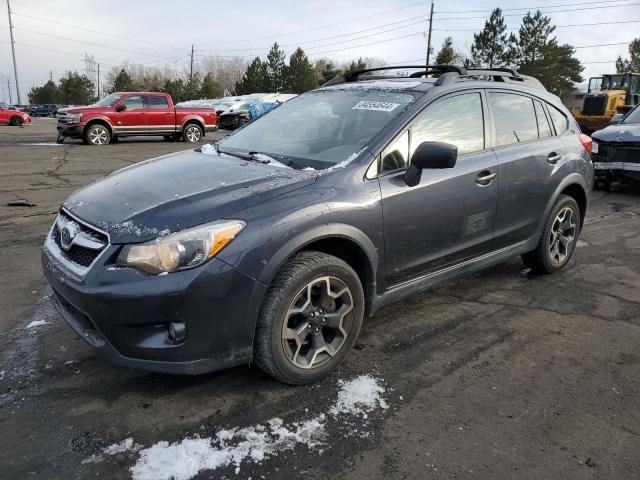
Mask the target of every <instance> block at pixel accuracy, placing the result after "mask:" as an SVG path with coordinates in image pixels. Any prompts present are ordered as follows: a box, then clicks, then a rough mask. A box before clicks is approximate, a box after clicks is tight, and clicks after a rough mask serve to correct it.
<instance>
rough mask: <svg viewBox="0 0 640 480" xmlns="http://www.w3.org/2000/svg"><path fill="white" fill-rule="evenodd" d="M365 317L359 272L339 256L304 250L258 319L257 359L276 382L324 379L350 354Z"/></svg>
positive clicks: (286, 270)
mask: <svg viewBox="0 0 640 480" xmlns="http://www.w3.org/2000/svg"><path fill="white" fill-rule="evenodd" d="M363 315H364V293H363V290H362V285H361V284H360V279H359V278H358V275H357V274H356V272H354V271H353V269H352V268H351V267H350V266H349V265H348V264H347V263H345V262H344V261H342V260H340V259H339V258H336V257H333V256H331V255H327V254H325V253H320V252H302V253H300V254H298V255H296V256H295V257H293V258H292V259H291V260H289V261H288V262H287V263H286V264H285V266H284V267H283V268H282V270H281V271H280V272H279V273H278V275H277V276H276V278H275V279H274V280H273V282H272V283H271V286H270V287H269V290H268V292H267V295H266V297H265V301H264V304H263V306H262V309H261V311H260V316H259V318H258V326H257V330H256V343H255V361H256V363H257V364H258V365H259V366H260V368H262V369H263V370H264V371H265V372H267V373H269V374H270V375H272V376H273V377H275V378H276V379H278V380H280V381H282V382H284V383H288V384H292V385H301V384H305V383H311V382H315V381H318V380H320V379H322V378H323V377H325V376H327V375H328V374H329V373H330V372H331V371H332V370H334V369H335V368H336V367H337V366H338V365H339V364H340V363H341V362H342V360H344V358H345V357H346V356H347V355H348V354H349V351H350V350H351V347H352V346H353V344H354V343H355V341H356V339H357V338H358V334H359V332H360V327H361V325H362V318H363Z"/></svg>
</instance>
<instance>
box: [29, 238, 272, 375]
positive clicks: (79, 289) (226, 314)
mask: <svg viewBox="0 0 640 480" xmlns="http://www.w3.org/2000/svg"><path fill="white" fill-rule="evenodd" d="M118 251H119V246H109V247H107V250H106V251H105V252H104V254H103V255H101V256H100V257H99V259H98V260H97V261H96V263H95V264H94V265H92V267H91V268H90V270H89V272H88V273H87V275H86V276H85V277H84V278H83V279H78V278H76V277H74V275H73V274H72V272H69V271H68V270H67V269H66V268H65V266H64V262H61V261H60V260H59V259H58V258H57V257H56V256H55V255H54V254H53V253H51V252H50V251H49V250H48V249H47V248H45V249H44V250H43V253H42V265H43V272H44V275H45V277H46V278H47V280H48V281H49V284H50V285H51V288H52V289H53V292H54V294H53V303H54V306H55V307H56V309H57V311H58V312H59V314H60V315H61V316H62V318H63V319H64V320H65V321H66V322H67V323H68V324H69V326H70V327H71V328H72V329H73V330H74V331H75V332H76V333H77V334H78V335H80V337H82V338H83V339H84V340H85V341H87V343H89V344H90V345H91V346H92V347H94V348H95V349H96V351H97V353H98V354H99V355H100V356H102V357H104V358H106V359H107V360H109V361H111V362H113V363H116V364H119V365H123V366H127V367H134V368H141V369H145V370H152V371H157V372H163V373H173V374H191V375H195V374H200V373H205V372H210V371H214V370H219V369H222V368H226V367H231V366H234V365H239V364H243V363H249V362H250V361H251V359H252V352H253V336H254V331H255V322H256V318H257V315H258V311H259V307H260V304H261V302H262V297H263V295H264V293H265V290H266V287H265V286H264V285H262V284H261V283H259V282H257V281H255V280H254V279H252V278H250V277H248V276H246V275H244V274H243V273H241V272H239V271H238V270H236V269H235V268H233V267H231V266H230V265H228V264H226V263H225V262H222V261H221V260H218V259H216V258H213V259H212V260H211V261H209V262H207V263H206V264H205V265H203V266H201V267H199V268H195V269H192V270H186V271H183V272H176V273H171V274H168V275H146V274H144V273H141V272H139V271H137V270H135V269H132V268H120V267H115V266H114V265H113V259H114V258H115V256H116V255H117V252H118ZM171 322H184V324H185V325H186V338H185V340H184V341H182V342H180V343H177V344H176V343H173V342H171V341H170V340H169V338H168V336H167V327H168V324H169V323H171Z"/></svg>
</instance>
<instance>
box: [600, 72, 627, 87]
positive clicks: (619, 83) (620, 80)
mask: <svg viewBox="0 0 640 480" xmlns="http://www.w3.org/2000/svg"><path fill="white" fill-rule="evenodd" d="M625 79H626V75H605V76H604V77H603V79H602V90H620V89H623V88H624V87H625Z"/></svg>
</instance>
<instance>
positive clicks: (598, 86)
mask: <svg viewBox="0 0 640 480" xmlns="http://www.w3.org/2000/svg"><path fill="white" fill-rule="evenodd" d="M638 104H640V73H612V74H606V75H602V76H601V77H592V78H590V79H589V89H588V91H587V94H586V95H585V97H584V103H583V105H582V110H581V111H580V112H576V113H574V117H575V119H576V120H577V121H578V124H579V125H580V128H581V129H582V131H583V132H584V133H586V134H589V135H591V134H592V133H593V132H595V131H596V130H600V129H602V128H605V127H606V126H608V125H609V124H610V123H611V120H612V119H613V117H614V115H617V114H619V113H626V112H628V111H629V110H631V109H632V108H633V107H634V106H636V105H638Z"/></svg>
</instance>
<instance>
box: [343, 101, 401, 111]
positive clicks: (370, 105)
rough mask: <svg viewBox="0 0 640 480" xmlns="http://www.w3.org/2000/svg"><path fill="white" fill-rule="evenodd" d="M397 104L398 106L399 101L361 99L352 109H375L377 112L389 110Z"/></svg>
mask: <svg viewBox="0 0 640 480" xmlns="http://www.w3.org/2000/svg"><path fill="white" fill-rule="evenodd" d="M398 106H400V104H399V103H390V102H371V101H362V102H359V103H357V104H356V105H355V106H354V107H353V108H352V110H376V111H379V112H390V111H391V110H393V109H394V108H396V107H398Z"/></svg>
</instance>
